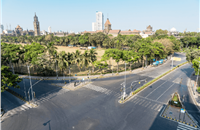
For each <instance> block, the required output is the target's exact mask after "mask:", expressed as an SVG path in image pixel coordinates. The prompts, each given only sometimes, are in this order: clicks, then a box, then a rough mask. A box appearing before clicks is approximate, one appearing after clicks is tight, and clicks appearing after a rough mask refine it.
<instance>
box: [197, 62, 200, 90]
mask: <svg viewBox="0 0 200 130" xmlns="http://www.w3.org/2000/svg"><path fill="white" fill-rule="evenodd" d="M198 62H199V68H200V61H198ZM199 68H198V74H197V79H196V83H197V85H196V87H198V77H199Z"/></svg>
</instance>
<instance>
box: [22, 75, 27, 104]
mask: <svg viewBox="0 0 200 130" xmlns="http://www.w3.org/2000/svg"><path fill="white" fill-rule="evenodd" d="M23 83H24V94H25V100H26V98H27V96H26V87H25V82H24V78H23Z"/></svg>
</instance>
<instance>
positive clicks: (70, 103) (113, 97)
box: [1, 54, 200, 130]
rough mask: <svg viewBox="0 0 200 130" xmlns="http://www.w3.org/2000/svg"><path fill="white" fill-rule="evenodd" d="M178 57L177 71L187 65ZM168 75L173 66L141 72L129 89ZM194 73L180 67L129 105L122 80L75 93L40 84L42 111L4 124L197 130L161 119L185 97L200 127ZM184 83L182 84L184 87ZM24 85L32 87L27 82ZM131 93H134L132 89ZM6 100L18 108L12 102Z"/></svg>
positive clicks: (40, 129)
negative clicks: (174, 100)
mask: <svg viewBox="0 0 200 130" xmlns="http://www.w3.org/2000/svg"><path fill="white" fill-rule="evenodd" d="M176 56H177V57H181V58H182V59H183V60H182V61H181V62H175V63H174V65H177V64H180V63H182V62H184V61H185V56H184V55H182V54H176ZM169 69H170V62H169V63H165V64H163V65H162V66H159V67H156V68H154V67H152V68H150V69H148V70H144V71H142V72H138V73H134V74H129V75H127V77H126V80H127V81H126V86H127V88H129V89H131V87H130V86H131V85H133V84H132V83H133V82H134V81H140V80H144V79H146V80H147V82H149V81H151V80H152V79H153V78H155V77H157V76H159V75H161V74H162V73H164V72H166V71H167V70H169ZM192 72H193V69H192V68H191V65H189V64H186V65H184V66H182V67H179V68H178V69H176V70H174V71H173V72H171V73H170V74H168V75H166V76H165V77H163V78H161V79H160V80H158V81H157V82H155V83H154V84H152V85H150V86H149V87H147V88H146V89H144V90H143V91H141V92H140V93H138V94H136V95H135V96H134V97H133V98H131V99H130V100H129V101H128V102H126V103H124V104H119V103H118V100H119V99H120V97H121V92H120V89H121V84H122V83H123V82H124V77H123V76H117V77H110V78H106V79H94V80H92V82H93V83H91V84H88V85H85V86H83V87H82V88H80V89H77V90H76V91H69V90H67V89H62V88H59V87H56V86H52V85H50V84H51V82H54V83H58V82H60V81H41V82H40V83H38V84H36V85H35V86H34V87H33V90H34V91H35V92H36V102H37V103H38V104H39V106H38V107H37V108H30V109H27V110H26V111H24V110H21V111H18V113H17V114H14V115H12V116H10V117H9V116H8V118H6V119H3V121H2V124H1V125H2V129H3V130H6V129H9V130H16V129H21V130H26V129H29V130H35V129H37V130H49V128H50V129H52V130H54V129H55V130H56V129H59V130H66V129H69V130H86V129H87V130H93V129H95V130H102V129H104V130H148V129H150V130H156V129H157V130H160V129H162V130H169V129H170V130H176V129H179V130H186V129H188V130H190V129H191V130H193V129H194V128H191V127H187V126H185V125H183V124H181V123H177V122H173V121H170V120H166V119H164V118H162V117H160V113H161V112H162V110H163V109H164V107H165V106H166V104H167V102H168V100H169V99H170V97H171V94H172V93H174V92H178V93H180V95H181V96H182V95H185V100H184V106H185V108H186V110H187V111H188V112H189V114H190V115H191V116H192V117H193V118H194V119H195V120H196V121H197V122H198V124H200V118H199V117H200V113H199V112H198V110H197V108H196V107H195V105H194V104H193V102H192V100H191V97H190V95H189V92H188V90H187V79H188V78H189V76H190V75H191V73H192ZM181 78H182V79H183V81H182V84H181V86H180V84H179V82H180V81H179V80H180V79H181ZM25 82H26V84H28V80H26V81H25ZM35 82H37V81H34V80H33V84H34V83H35ZM143 84H145V82H141V84H136V85H135V88H139V87H141V86H142V85H143ZM21 85H23V84H21ZM22 92H23V91H22ZM127 92H130V90H128V89H127ZM3 96H4V95H3ZM6 99H7V100H9V101H10V102H12V103H13V104H15V101H12V99H11V98H10V99H9V98H6ZM12 103H10V104H12ZM23 105H24V104H23V103H19V104H17V105H16V106H15V107H16V108H17V107H19V106H22V107H23ZM19 108H21V107H19ZM12 109H15V108H14V107H12V108H10V109H8V112H9V110H10V111H11V110H12ZM47 124H48V125H47ZM194 130H195V129H194Z"/></svg>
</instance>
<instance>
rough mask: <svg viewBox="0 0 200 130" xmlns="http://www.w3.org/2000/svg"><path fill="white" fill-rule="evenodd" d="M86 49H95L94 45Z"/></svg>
mask: <svg viewBox="0 0 200 130" xmlns="http://www.w3.org/2000/svg"><path fill="white" fill-rule="evenodd" d="M88 49H96V47H93V46H88Z"/></svg>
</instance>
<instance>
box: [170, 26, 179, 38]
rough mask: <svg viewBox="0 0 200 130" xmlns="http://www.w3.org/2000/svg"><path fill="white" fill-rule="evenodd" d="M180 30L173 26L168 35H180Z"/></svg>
mask: <svg viewBox="0 0 200 130" xmlns="http://www.w3.org/2000/svg"><path fill="white" fill-rule="evenodd" d="M178 33H179V32H178V31H177V30H176V28H174V27H173V28H171V29H170V31H169V32H168V35H174V36H178Z"/></svg>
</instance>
